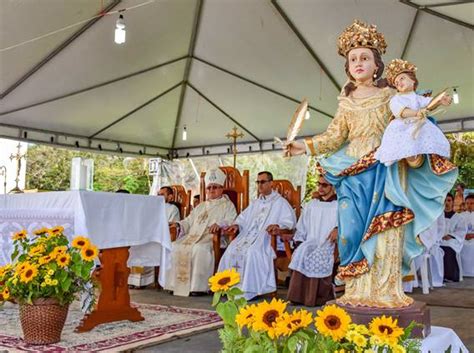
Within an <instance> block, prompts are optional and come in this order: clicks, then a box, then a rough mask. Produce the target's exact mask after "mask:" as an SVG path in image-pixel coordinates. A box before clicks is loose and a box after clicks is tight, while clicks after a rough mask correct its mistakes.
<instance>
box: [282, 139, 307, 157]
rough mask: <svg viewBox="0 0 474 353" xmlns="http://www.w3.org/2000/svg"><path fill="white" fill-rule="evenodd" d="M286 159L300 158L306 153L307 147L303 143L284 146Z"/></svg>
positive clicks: (298, 142) (291, 143)
mask: <svg viewBox="0 0 474 353" xmlns="http://www.w3.org/2000/svg"><path fill="white" fill-rule="evenodd" d="M283 152H284V153H285V157H291V156H299V155H302V154H305V153H306V146H305V144H304V143H303V142H300V141H293V142H290V143H289V144H286V145H284V146H283Z"/></svg>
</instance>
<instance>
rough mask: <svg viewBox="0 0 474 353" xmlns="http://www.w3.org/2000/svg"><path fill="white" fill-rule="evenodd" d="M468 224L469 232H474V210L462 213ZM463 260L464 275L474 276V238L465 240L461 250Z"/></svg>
mask: <svg viewBox="0 0 474 353" xmlns="http://www.w3.org/2000/svg"><path fill="white" fill-rule="evenodd" d="M462 215H463V216H464V220H465V222H466V225H467V234H473V233H474V212H469V211H466V212H464V213H462ZM461 261H462V271H463V276H468V277H474V239H471V240H467V239H466V240H464V246H463V248H462V250H461Z"/></svg>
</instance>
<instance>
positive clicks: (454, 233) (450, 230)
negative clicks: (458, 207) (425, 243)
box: [441, 194, 467, 282]
mask: <svg viewBox="0 0 474 353" xmlns="http://www.w3.org/2000/svg"><path fill="white" fill-rule="evenodd" d="M444 218H445V219H446V229H445V232H444V234H445V235H444V237H443V238H442V239H441V249H443V251H444V261H443V262H444V280H445V281H447V282H459V279H460V269H459V265H458V260H457V256H458V254H460V253H461V250H462V248H463V246H464V240H465V238H466V233H467V225H466V220H465V217H464V215H463V214H462V213H456V212H455V211H454V197H453V195H451V194H448V195H447V196H446V201H445V203H444ZM459 256H460V255H459Z"/></svg>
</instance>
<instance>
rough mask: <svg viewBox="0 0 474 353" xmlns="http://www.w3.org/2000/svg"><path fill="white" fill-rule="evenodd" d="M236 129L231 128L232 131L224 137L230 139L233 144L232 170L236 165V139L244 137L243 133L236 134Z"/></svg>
mask: <svg viewBox="0 0 474 353" xmlns="http://www.w3.org/2000/svg"><path fill="white" fill-rule="evenodd" d="M237 131H238V130H237V127H236V126H234V127H233V128H232V131H231V132H229V133H227V135H225V136H226V137H227V138H229V139H232V140H233V143H232V154H233V155H234V168H235V166H236V163H237V139H238V138H242V137H244V134H243V133H241V132H240V133H239V132H237Z"/></svg>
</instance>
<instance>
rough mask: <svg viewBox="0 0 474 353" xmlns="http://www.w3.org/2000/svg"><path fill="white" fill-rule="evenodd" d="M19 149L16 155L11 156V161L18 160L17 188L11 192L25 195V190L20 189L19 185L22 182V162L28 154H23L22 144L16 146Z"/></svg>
mask: <svg viewBox="0 0 474 353" xmlns="http://www.w3.org/2000/svg"><path fill="white" fill-rule="evenodd" d="M16 148H17V152H16V154H13V153H12V154H11V155H10V160H11V161H13V160H14V159H16V161H17V167H16V179H15V187H14V188H13V189H11V190H10V192H9V193H10V194H21V193H23V190H21V189H20V187H19V186H18V183H19V182H20V171H21V160H22V159H23V158H25V156H26V153H25V154H21V153H20V152H21V143H18V146H16Z"/></svg>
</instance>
